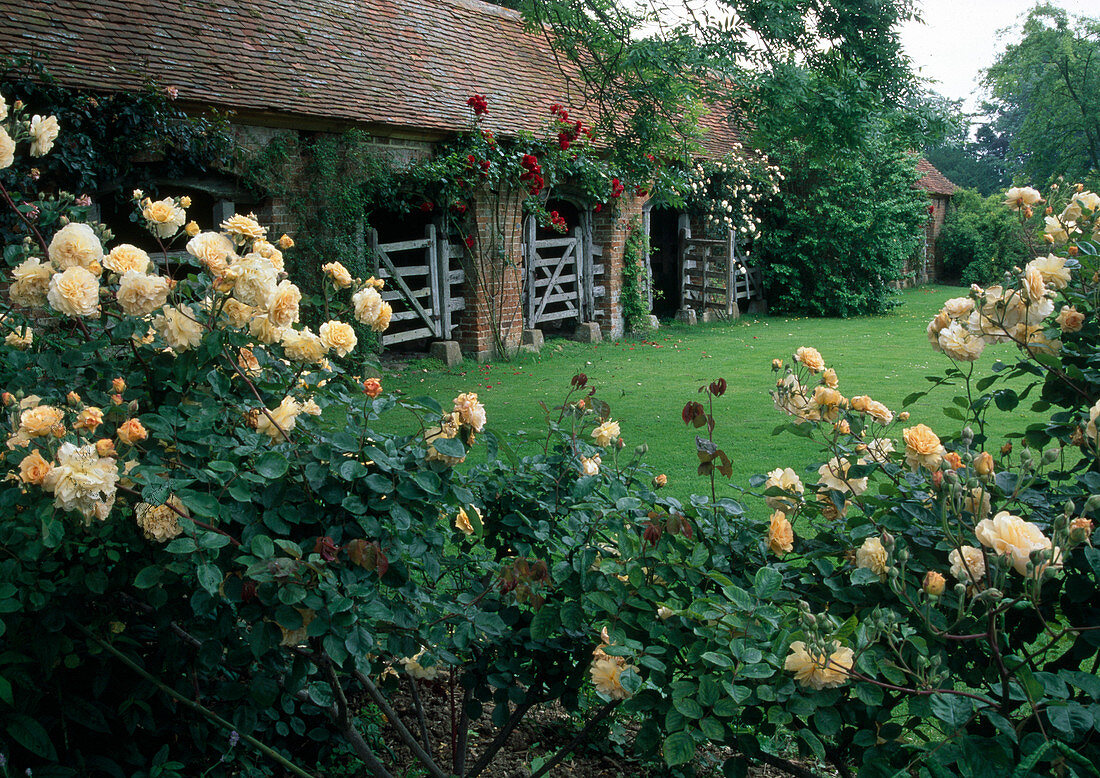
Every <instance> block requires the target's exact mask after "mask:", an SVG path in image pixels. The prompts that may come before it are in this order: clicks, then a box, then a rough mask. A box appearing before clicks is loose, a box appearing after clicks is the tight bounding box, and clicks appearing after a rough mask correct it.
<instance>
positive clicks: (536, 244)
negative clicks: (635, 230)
mask: <svg viewBox="0 0 1100 778" xmlns="http://www.w3.org/2000/svg"><path fill="white" fill-rule="evenodd" d="M536 229H537V225H536V223H535V219H534V218H533V217H528V218H527V220H526V222H524V231H523V234H524V241H523V261H524V284H523V314H524V315H523V320H524V325H525V326H527V327H538V326H539V325H541V324H543V323H545V322H554V321H569V320H575V321H579V322H586V321H592V320H593V319H594V318H595V313H596V303H595V299H596V297H597V295H602V294H603V287H597V286H596V281H595V279H596V276H597V275H601V274H602V273H603V267H602V265H599V264H598V263H597V262H596V261H595V260H596V258H597V257H602V255H603V249H602V247H600V246H597V245H595V242H594V241H593V239H592V229H591V225H590V223H586V224H585V225H584V226H583V227H575V228H573V232H572V233H571V234H569V235H563V236H561V237H560V238H544V239H542V240H538V239H536Z"/></svg>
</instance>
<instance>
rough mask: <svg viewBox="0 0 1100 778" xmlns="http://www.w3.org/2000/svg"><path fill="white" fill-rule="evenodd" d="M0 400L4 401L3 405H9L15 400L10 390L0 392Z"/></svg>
mask: <svg viewBox="0 0 1100 778" xmlns="http://www.w3.org/2000/svg"><path fill="white" fill-rule="evenodd" d="M0 402H2V403H4V405H5V406H8V405H11V404H12V403H14V402H15V395H13V394H12V393H11V392H4V393H3V394H0Z"/></svg>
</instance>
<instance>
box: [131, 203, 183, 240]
mask: <svg viewBox="0 0 1100 778" xmlns="http://www.w3.org/2000/svg"><path fill="white" fill-rule="evenodd" d="M141 215H142V218H144V219H145V222H146V225H147V226H148V228H149V231H150V232H152V233H153V234H154V235H156V236H157V237H158V238H170V237H172V236H173V235H175V234H176V233H177V232H179V231H180V228H181V227H183V224H184V222H186V221H187V214H186V213H185V212H184V210H183V209H182V208H180V207H179V205H177V204H176V201H175V200H173V199H172V198H171V197H165V198H164V199H163V200H154V201H151V202H149V203H147V204H146V205H145V207H144V208H142V210H141Z"/></svg>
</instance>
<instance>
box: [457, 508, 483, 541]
mask: <svg viewBox="0 0 1100 778" xmlns="http://www.w3.org/2000/svg"><path fill="white" fill-rule="evenodd" d="M470 507H471V508H473V511H474V513H476V514H477V520H478V521H479V522H480V521H481V511H479V510H478V509H477V506H476V505H471V506H470ZM455 529H457V530H459V531H461V532H462V533H464V534H466V535H472V534H474V525H473V524H472V523H471V522H470V517H469V516H468V515H467V514H466V509H465V508H459V509H458V514H457V515H456V516H455Z"/></svg>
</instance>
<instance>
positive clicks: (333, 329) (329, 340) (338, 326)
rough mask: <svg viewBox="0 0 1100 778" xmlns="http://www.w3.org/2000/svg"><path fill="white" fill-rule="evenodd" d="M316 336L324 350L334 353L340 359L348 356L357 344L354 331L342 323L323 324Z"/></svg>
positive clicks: (348, 325) (357, 340)
mask: <svg viewBox="0 0 1100 778" xmlns="http://www.w3.org/2000/svg"><path fill="white" fill-rule="evenodd" d="M317 334H318V335H319V336H320V338H321V342H322V343H323V344H324V345H325V348H327V349H330V350H332V351H335V352H336V353H337V354H338V355H339V356H341V357H346V356H347V355H348V354H350V353H351V352H352V350H353V349H354V348H355V346H356V344H357V343H358V342H359V339H358V338H357V337H355V329H354V328H353V327H352V326H351V325H350V324H345V323H344V322H342V321H335V320H333V321H327V322H325V323H324V324H322V325H321V327H320V328H319V329H318V330H317Z"/></svg>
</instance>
